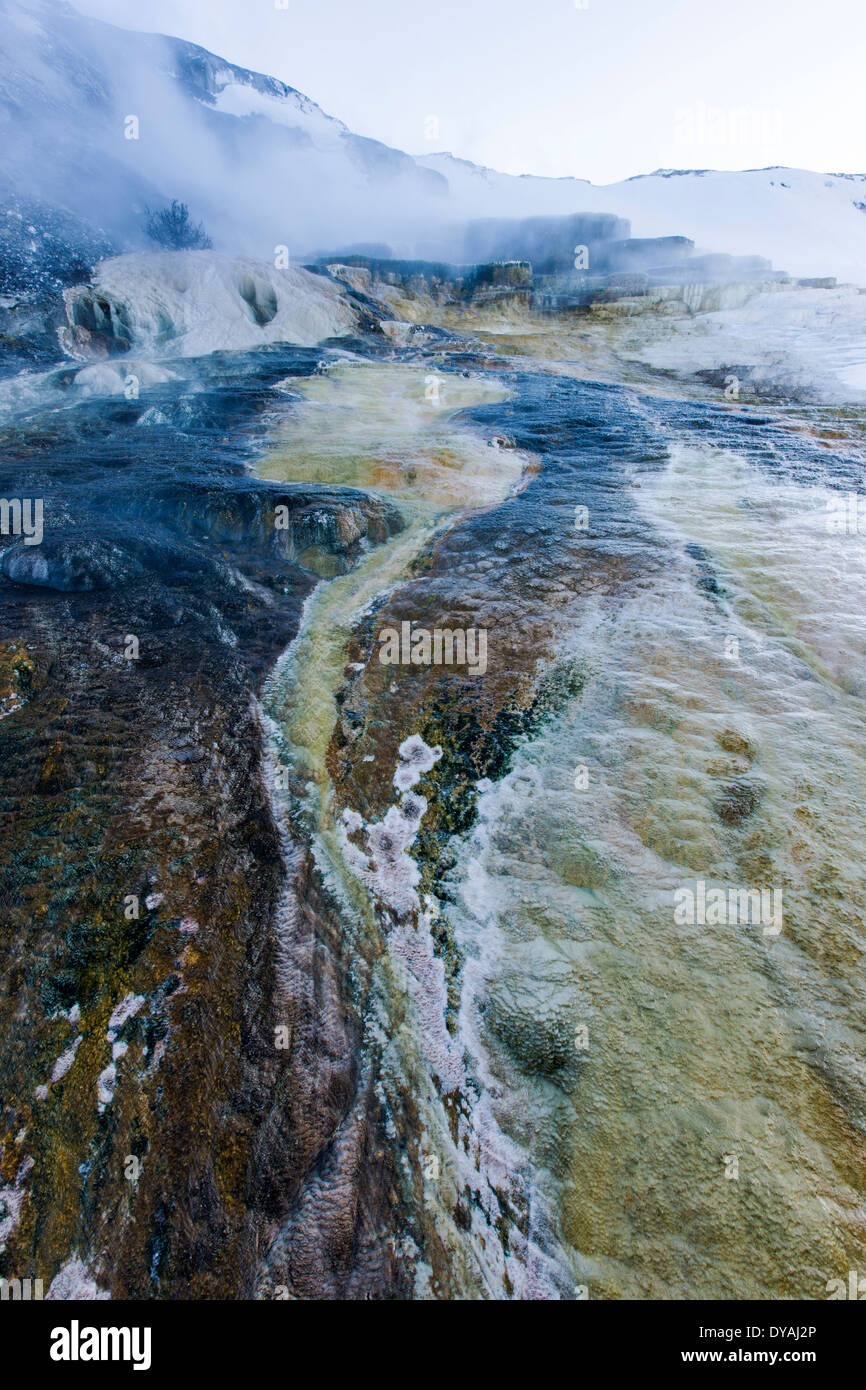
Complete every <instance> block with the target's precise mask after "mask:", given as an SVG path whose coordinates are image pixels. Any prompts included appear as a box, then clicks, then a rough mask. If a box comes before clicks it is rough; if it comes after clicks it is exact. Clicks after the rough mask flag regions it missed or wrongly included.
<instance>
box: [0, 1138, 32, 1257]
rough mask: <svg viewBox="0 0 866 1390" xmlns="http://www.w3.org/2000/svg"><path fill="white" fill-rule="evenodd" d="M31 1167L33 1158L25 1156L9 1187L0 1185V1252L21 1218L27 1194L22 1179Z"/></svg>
mask: <svg viewBox="0 0 866 1390" xmlns="http://www.w3.org/2000/svg"><path fill="white" fill-rule="evenodd" d="M32 1167H33V1159H32V1158H25V1159H24V1161H23V1163H22V1164H21V1166H20V1167H19V1169H18V1172H17V1174H16V1177H15V1181H14V1183H12V1184H11V1185H10V1186H9V1187H0V1253H2V1252H3V1251H4V1250H5V1249H6V1242H7V1240H8V1239H9V1237H10V1236H11V1234H12V1232H13V1231H14V1230H15V1228H16V1226H17V1225H18V1222H19V1221H20V1220H21V1208H22V1206H23V1205H24V1198H25V1197H26V1196H27V1193H26V1192H25V1191H24V1181H25V1179H26V1177H27V1174H28V1173H29V1172H30V1169H31V1168H32Z"/></svg>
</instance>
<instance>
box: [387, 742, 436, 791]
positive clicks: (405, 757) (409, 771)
mask: <svg viewBox="0 0 866 1390" xmlns="http://www.w3.org/2000/svg"><path fill="white" fill-rule="evenodd" d="M398 752H399V754H400V762H399V764H398V766H397V771H396V772H395V773H394V786H395V787H396V788H397V789H398V791H408V790H409V788H410V787H414V786H415V783H416V782H418V781H419V780H420V779H421V777H422V776H423V775H424V773H425V772H429V771H430V769H431V768H432V767H433V765H434V764H435V763H438V761H439V759H440V758H441V757H442V749H441V748H440V747H439V745H438V743H437V745H436V747H435V748H430V747H429V745H428V744H426V743H425V742H424V740H423V738H422V737H421V735H420V734H410V735H409V737H408V738H405V739H404V740H403V742H402V743H401V744H400V747H399V749H398Z"/></svg>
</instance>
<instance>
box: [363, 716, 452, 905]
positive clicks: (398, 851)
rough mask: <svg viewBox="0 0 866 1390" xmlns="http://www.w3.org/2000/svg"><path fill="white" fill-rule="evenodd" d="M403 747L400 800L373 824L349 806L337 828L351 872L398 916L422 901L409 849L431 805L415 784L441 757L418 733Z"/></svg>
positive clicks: (399, 770) (396, 779)
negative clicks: (357, 840) (415, 790)
mask: <svg viewBox="0 0 866 1390" xmlns="http://www.w3.org/2000/svg"><path fill="white" fill-rule="evenodd" d="M399 753H400V761H399V763H398V765H397V771H396V772H395V773H394V785H395V787H397V789H398V791H401V792H402V793H403V795H402V796H401V797H400V801H399V803H398V804H397V805H396V806H389V807H388V810H387V811H386V813H385V815H384V817H383V818H382V820H381V821H373V822H371V823H370V824H368V823H367V822H366V821H365V820H364V818H363V816H360V815H359V814H358V812H357V811H353V810H351V809H348V808H347V809H346V810H345V811H344V812H343V824H342V826H341V827H340V831H339V834H340V845H341V848H342V851H343V857H344V859H345V861H346V863H347V864H348V865H349V868H350V869H351V870H352V872H353V873H354V874H355V875H356V876H357V877H358V878H359V879H360V880H361V882H362V883H365V884H366V885H367V887H368V888H369V889H371V891H372V892H374V893H375V894H376V896H377V897H378V898H380V899H381V901H382V902H383V903H385V904H386V905H387V906H388V907H390V908H391V910H392V911H393V912H395V913H396V915H397V916H398V917H405V916H407V915H408V914H410V913H412V912H417V911H418V910H419V908H420V906H421V904H420V902H419V900H418V894H417V893H416V891H415V889H416V888H417V886H418V883H419V882H420V878H421V874H420V871H419V869H418V865H417V864H416V863H415V861H414V859H412V858H411V856H410V855H409V854H407V852H406V851H407V850H408V849H409V846H410V845H411V844H412V842H413V841H414V839H415V836H416V835H417V834H418V829H419V826H420V825H421V819H422V817H423V815H424V812H425V811H426V810H427V802H426V800H425V799H424V797H423V796H420V795H418V793H416V792H413V791H412V790H411V789H412V788H413V787H414V786H415V783H416V782H418V781H419V780H420V778H421V777H422V776H423V774H424V773H425V772H429V771H430V769H431V768H432V767H433V765H434V764H435V763H436V762H438V761H439V759H440V758H441V757H442V749H441V748H439V747H437V748H430V747H428V745H427V744H426V743H425V742H424V740H423V738H421V736H420V735H419V734H412V735H410V737H409V738H407V739H404V741H403V742H402V743H401V744H400V749H399ZM352 835H354V836H355V837H362V838H363V847H362V846H359V845H358V844H357V843H354V842H353V841H352V840H351V839H350V836H352Z"/></svg>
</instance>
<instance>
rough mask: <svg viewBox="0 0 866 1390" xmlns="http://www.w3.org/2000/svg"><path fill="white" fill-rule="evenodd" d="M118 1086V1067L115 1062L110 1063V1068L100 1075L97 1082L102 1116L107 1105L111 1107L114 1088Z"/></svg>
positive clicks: (97, 1093)
mask: <svg viewBox="0 0 866 1390" xmlns="http://www.w3.org/2000/svg"><path fill="white" fill-rule="evenodd" d="M116 1084H117V1067H116V1066H115V1065H114V1063H113V1062H109V1064H108V1066H107V1067H106V1068H105V1069H104V1070H103V1071H101V1072H100V1073H99V1079H98V1080H97V1082H96V1098H97V1100H98V1102H99V1105H98V1109H99V1113H100V1115H101V1114H102V1112H103V1110H104V1109H105V1107H106V1105H110V1104H111V1102H112V1101H113V1100H114V1088H115V1086H116Z"/></svg>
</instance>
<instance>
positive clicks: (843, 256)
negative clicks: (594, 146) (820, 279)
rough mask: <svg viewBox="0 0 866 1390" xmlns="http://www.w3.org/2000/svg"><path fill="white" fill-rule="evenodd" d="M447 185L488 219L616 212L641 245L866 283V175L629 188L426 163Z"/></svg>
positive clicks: (781, 173)
mask: <svg viewBox="0 0 866 1390" xmlns="http://www.w3.org/2000/svg"><path fill="white" fill-rule="evenodd" d="M420 162H421V163H423V164H424V165H425V166H427V167H428V168H431V169H435V170H436V171H437V172H439V173H441V174H443V175H444V176H445V177H446V178H447V179H448V183H449V186H450V190H451V197H452V198H453V199H455V200H456V201H457V202H460V203H462V204H464V205H469V204H472V205H479V204H481V203H482V202H483V203H484V204H485V207H486V209H487V211H486V213H485V215H487V216H505V215H508V214H509V213H511V212H513V209H514V206H515V201H516V200H517V199H518V198H520V199H521V201H522V203H523V207H522V209H521V210H525V208H526V207H531V208H532V211H533V212H538V213H564V212H571V211H574V210H575V208H576V207H577V206H579V207H580V209H581V211H586V212H610V213H616V214H617V215H618V216H620V217H626V218H628V219H629V220H630V221H631V223H632V233H633V235H634V236H673V235H683V236H688V237H691V238H692V240H693V241H695V242H696V243H697V245H698V246H699V247H701V249H703V250H707V251H729V252H733V253H734V254H735V255H760V256H767V257H769V258H770V259H771V260H772V261H773V262H774V264H775V265H776V266H779V267H781V268H783V269H785V270H788V271H790V272H791V273H792V274H795V275H828V274H829V275H837V276H839V277H840V278H844V279H852V280H855V281H857V282H858V283H859V282H862V283H866V174H820V173H812V172H810V171H808V170H805V169H785V168H775V169H749V170H745V171H743V172H741V173H729V172H726V171H724V170H718V171H717V170H676V169H659V170H657V171H656V173H654V174H645V175H639V176H638V177H636V178H631V179H625V180H623V182H621V183H612V184H605V185H596V184H591V183H585V182H583V181H580V180H573V179H543V178H536V177H534V176H531V175H530V176H525V177H523V178H515V177H514V176H513V175H510V174H499V173H496V172H495V171H494V170H492V169H480V168H478V166H477V165H474V164H469V163H467V162H466V161H465V160H460V159H455V158H454V157H453V156H452V155H447V154H446V155H430V156H425V157H423V158H422V159H421V160H420Z"/></svg>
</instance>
